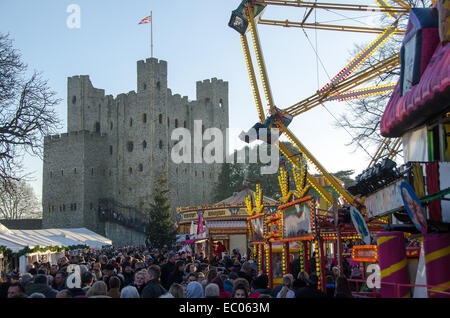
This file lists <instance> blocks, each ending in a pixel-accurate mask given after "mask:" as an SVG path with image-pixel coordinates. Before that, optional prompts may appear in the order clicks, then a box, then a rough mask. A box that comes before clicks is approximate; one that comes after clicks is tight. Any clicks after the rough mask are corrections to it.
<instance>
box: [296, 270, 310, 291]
mask: <svg viewBox="0 0 450 318" xmlns="http://www.w3.org/2000/svg"><path fill="white" fill-rule="evenodd" d="M308 279H309V275H308V273H307V272H300V273H298V276H297V279H295V280H294V284H293V289H294V290H295V291H296V290H297V289H300V288H303V287H306V286H307V285H308V283H307V282H308Z"/></svg>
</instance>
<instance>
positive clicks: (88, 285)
mask: <svg viewBox="0 0 450 318" xmlns="http://www.w3.org/2000/svg"><path fill="white" fill-rule="evenodd" d="M219 254H222V252H221V251H219V252H218V253H217V254H216V255H215V257H213V258H212V259H211V260H208V259H207V258H205V257H204V255H203V254H195V253H192V252H191V251H178V252H177V251H175V250H170V249H169V248H167V247H164V248H162V249H147V248H144V247H142V248H138V247H124V248H105V249H102V250H93V251H85V252H78V253H76V254H75V255H70V254H66V256H64V257H61V258H60V259H58V262H57V264H50V263H48V262H46V261H45V260H43V261H41V262H35V263H33V264H28V265H27V267H26V271H25V273H20V272H11V273H9V274H8V275H6V277H4V279H3V280H2V281H1V282H0V298H312V297H314V298H315V297H319V298H325V297H352V295H351V290H350V287H349V284H348V282H347V279H346V277H345V276H344V275H340V272H339V270H338V268H337V267H334V268H333V270H332V271H330V272H329V273H328V275H327V293H323V292H322V291H320V290H319V289H318V288H317V286H318V281H319V279H318V277H317V275H315V273H310V274H308V273H306V272H304V271H299V270H298V268H297V267H296V261H294V262H292V266H291V274H286V275H285V276H284V277H283V279H282V284H281V285H279V286H274V288H273V289H271V288H269V277H268V276H267V275H266V274H265V273H262V272H258V267H257V264H256V263H255V262H254V261H253V260H246V259H245V258H244V257H241V255H240V253H239V251H237V250H234V251H233V253H232V254H231V255H226V254H224V255H219ZM219 256H220V257H219ZM74 269H76V270H74ZM71 272H75V274H72V273H71ZM77 275H78V276H77Z"/></svg>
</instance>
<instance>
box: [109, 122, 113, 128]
mask: <svg viewBox="0 0 450 318" xmlns="http://www.w3.org/2000/svg"><path fill="white" fill-rule="evenodd" d="M112 129H113V122H111V123H110V124H109V130H112Z"/></svg>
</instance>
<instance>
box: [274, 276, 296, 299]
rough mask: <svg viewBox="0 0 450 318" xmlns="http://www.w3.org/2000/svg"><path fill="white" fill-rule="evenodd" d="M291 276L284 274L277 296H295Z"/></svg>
mask: <svg viewBox="0 0 450 318" xmlns="http://www.w3.org/2000/svg"><path fill="white" fill-rule="evenodd" d="M292 284H293V281H292V278H291V277H290V276H287V275H285V276H284V277H283V283H282V286H283V287H282V288H281V290H280V291H279V292H278V294H277V298H295V292H294V291H293V290H292Z"/></svg>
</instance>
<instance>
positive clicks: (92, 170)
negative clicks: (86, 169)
mask: <svg viewBox="0 0 450 318" xmlns="http://www.w3.org/2000/svg"><path fill="white" fill-rule="evenodd" d="M93 175H94V168H91V176H93Z"/></svg>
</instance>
